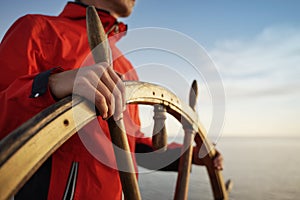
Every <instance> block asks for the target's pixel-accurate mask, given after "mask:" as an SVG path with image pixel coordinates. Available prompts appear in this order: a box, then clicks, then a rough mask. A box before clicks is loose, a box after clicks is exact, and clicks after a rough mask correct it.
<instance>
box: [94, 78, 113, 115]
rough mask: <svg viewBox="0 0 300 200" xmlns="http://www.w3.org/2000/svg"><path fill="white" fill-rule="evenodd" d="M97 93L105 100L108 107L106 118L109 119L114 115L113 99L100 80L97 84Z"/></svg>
mask: <svg viewBox="0 0 300 200" xmlns="http://www.w3.org/2000/svg"><path fill="white" fill-rule="evenodd" d="M97 91H98V92H100V94H102V95H103V96H104V98H105V100H106V103H107V106H108V113H107V118H109V117H111V116H112V115H113V114H114V113H115V104H116V103H115V98H114V95H113V94H112V93H111V91H110V90H109V89H108V87H107V86H106V84H105V83H104V82H102V81H101V80H100V81H99V82H98V85H97Z"/></svg>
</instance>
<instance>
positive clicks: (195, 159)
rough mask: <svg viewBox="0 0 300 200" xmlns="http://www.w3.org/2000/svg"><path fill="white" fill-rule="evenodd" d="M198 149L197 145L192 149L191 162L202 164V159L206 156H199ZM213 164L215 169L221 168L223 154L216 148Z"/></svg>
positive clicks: (203, 161) (203, 162)
mask: <svg viewBox="0 0 300 200" xmlns="http://www.w3.org/2000/svg"><path fill="white" fill-rule="evenodd" d="M199 150H200V147H198V146H196V147H194V149H193V164H196V165H204V164H205V160H204V159H206V158H207V157H204V158H199ZM213 164H214V167H215V169H217V170H223V156H222V154H221V153H220V152H219V151H217V150H216V155H215V157H214V160H213Z"/></svg>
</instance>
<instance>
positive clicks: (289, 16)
mask: <svg viewBox="0 0 300 200" xmlns="http://www.w3.org/2000/svg"><path fill="white" fill-rule="evenodd" d="M66 2H67V1H63V0H51V1H37V0H27V1H26V3H24V1H21V0H10V1H5V2H2V3H1V7H0V13H1V14H0V15H1V23H0V38H2V37H3V35H4V33H5V32H6V30H7V29H8V28H9V26H10V25H11V24H12V23H13V22H14V21H15V20H16V19H17V18H19V17H20V16H22V15H25V14H29V13H39V14H48V15H57V14H59V13H60V12H61V10H62V9H63V7H64V5H65V3H66ZM299 10H300V1H298V0H285V1H284V0H251V1H245V0H223V1H217V0H210V1H207V0H189V1H178V0H163V1H161V0H151V1H150V0H137V2H136V7H135V9H134V12H133V13H132V15H131V16H130V17H129V18H126V19H121V20H122V21H124V22H126V23H127V24H128V27H129V29H130V30H135V29H137V28H145V27H160V28H164V29H168V30H174V31H176V32H177V33H180V34H182V35H184V36H186V37H188V38H190V39H192V40H193V41H194V42H196V43H198V44H199V45H200V46H201V47H202V48H203V49H204V51H205V52H206V53H207V54H208V56H209V57H210V58H211V59H212V61H213V62H214V64H215V67H216V68H217V71H218V73H219V75H220V77H221V79H222V84H223V86H224V93H225V95H226V98H225V101H224V102H225V119H224V122H223V126H222V130H221V134H222V135H223V136H239V137H243V136H246V137H251V136H262V137H299V136H300V134H299V133H300V120H299V118H300V103H299V99H300V80H299V77H300V64H299V63H300V12H299ZM143 53H144V55H148V56H144V57H143ZM150 55H151V56H150ZM128 57H129V58H131V61H132V63H133V64H134V65H136V66H146V65H150V64H151V61H147V59H148V60H155V62H156V63H160V64H161V66H162V65H163V66H167V68H168V69H169V68H170V67H172V66H174V69H176V72H177V73H178V74H179V75H182V76H183V78H184V79H185V80H187V84H186V87H185V88H184V89H183V90H184V91H185V92H186V93H188V87H189V86H188V84H189V83H190V82H191V80H192V79H194V77H193V73H190V74H188V75H186V74H185V72H186V71H188V70H187V68H188V66H186V67H185V68H184V69H182V67H181V68H180V66H179V64H178V63H180V64H182V66H185V65H184V63H183V62H181V61H178V62H177V61H176V62H175V60H176V59H173V58H172V57H170V56H169V55H165V54H164V53H162V52H160V53H159V52H157V51H156V52H148V51H144V52H143V51H142V52H138V53H135V54H132V55H128ZM169 57H170V58H169ZM168 58H169V59H168ZM149 63H150V64H149ZM161 66H160V65H157V67H158V69H159V67H161ZM146 69H147V68H146V67H145V68H143V67H140V68H139V70H138V72H139V73H140V74H139V75H140V78H141V80H146V81H151V78H153V79H155V78H157V75H156V76H155V75H153V76H146V75H149V71H147V70H146ZM152 69H153V68H152ZM143 70H145V71H144V72H143ZM178 74H177V75H178ZM154 76H155V77H154ZM174 77H176V75H174ZM163 79H166V77H162V78H161V79H159V80H156V81H160V80H161V81H162V80H163ZM200 79H201V78H200ZM204 79H205V78H204ZM170 80H171V81H169V82H166V83H162V84H163V85H166V87H168V86H169V87H170V88H172V90H176V87H175V86H172V83H174V79H170ZM208 81H209V80H208ZM199 83H200V84H201V83H204V84H203V85H202V84H201V85H200V89H203V90H201V91H200V97H199V98H200V100H199V102H198V109H199V110H200V120H201V121H203V124H204V126H205V127H206V128H207V129H210V128H211V127H210V126H211V124H212V119H213V116H214V113H213V112H212V110H213V107H214V105H212V103H211V102H212V100H211V98H212V97H211V96H212V93H213V91H210V89H209V88H207V87H205V81H204V80H203V79H202V80H199ZM175 85H176V84H175ZM176 92H177V91H175V93H176ZM178 92H179V91H178ZM179 93H180V92H179ZM146 112H148V111H146ZM151 118H152V117H151ZM145 120H149V121H150V120H151V119H150V118H149V119H147V117H146V118H145Z"/></svg>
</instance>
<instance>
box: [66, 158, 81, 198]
mask: <svg viewBox="0 0 300 200" xmlns="http://www.w3.org/2000/svg"><path fill="white" fill-rule="evenodd" d="M77 174H78V162H73V163H72V167H71V170H70V173H69V178H68V182H67V186H66V189H65V193H64V197H63V200H72V199H74V193H75V187H76V181H77Z"/></svg>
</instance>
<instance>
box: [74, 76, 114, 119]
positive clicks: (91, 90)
mask: <svg viewBox="0 0 300 200" xmlns="http://www.w3.org/2000/svg"><path fill="white" fill-rule="evenodd" d="M73 92H74V93H75V94H78V95H80V96H83V97H85V98H86V99H88V100H90V101H91V102H93V103H94V104H95V106H96V107H97V109H98V111H99V113H100V116H101V117H103V118H107V116H108V105H107V102H106V99H105V97H104V96H103V95H102V94H101V93H100V92H99V91H98V90H97V89H96V88H95V87H94V86H93V85H92V84H91V82H90V81H89V80H87V79H86V78H78V79H77V81H76V87H75V88H74V91H73Z"/></svg>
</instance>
